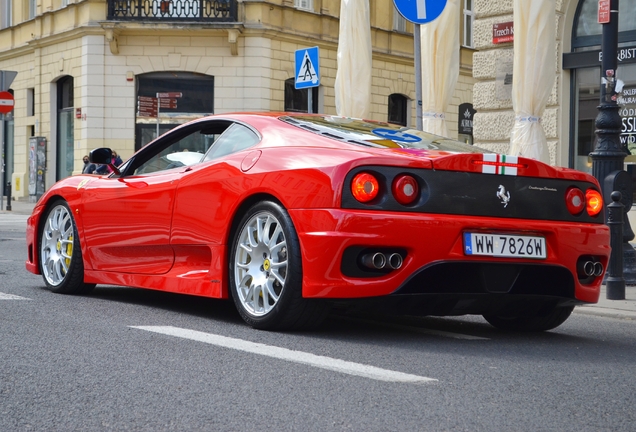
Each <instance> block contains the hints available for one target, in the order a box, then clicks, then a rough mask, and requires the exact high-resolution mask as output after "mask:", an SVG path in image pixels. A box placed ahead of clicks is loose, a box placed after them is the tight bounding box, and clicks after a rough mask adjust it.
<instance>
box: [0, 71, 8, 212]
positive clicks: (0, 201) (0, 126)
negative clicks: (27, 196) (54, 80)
mask: <svg viewBox="0 0 636 432" xmlns="http://www.w3.org/2000/svg"><path fill="white" fill-rule="evenodd" d="M4 86H5V79H4V71H0V91H4ZM7 87H8V86H7ZM0 154H1V155H0V167H1V171H0V183H2V188H0V191H2V195H0V210H4V114H0Z"/></svg>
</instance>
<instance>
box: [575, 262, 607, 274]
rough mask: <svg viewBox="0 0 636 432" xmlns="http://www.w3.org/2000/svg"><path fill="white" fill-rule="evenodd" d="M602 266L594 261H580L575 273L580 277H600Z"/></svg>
mask: <svg viewBox="0 0 636 432" xmlns="http://www.w3.org/2000/svg"><path fill="white" fill-rule="evenodd" d="M603 270H604V269H603V264H601V263H600V262H594V261H580V262H579V263H578V265H577V272H578V273H579V276H581V277H590V276H600V275H602V274H603Z"/></svg>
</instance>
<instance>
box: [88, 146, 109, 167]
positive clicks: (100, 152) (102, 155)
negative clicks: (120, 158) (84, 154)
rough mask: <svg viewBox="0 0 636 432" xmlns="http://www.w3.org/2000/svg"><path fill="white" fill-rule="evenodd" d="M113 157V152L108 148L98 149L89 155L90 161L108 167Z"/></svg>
mask: <svg viewBox="0 0 636 432" xmlns="http://www.w3.org/2000/svg"><path fill="white" fill-rule="evenodd" d="M112 157H113V151H112V150H111V149H109V148H106V147H101V148H96V149H94V150H91V152H90V153H89V154H88V160H89V161H90V162H92V163H96V164H102V165H108V164H110V159H111V158H112Z"/></svg>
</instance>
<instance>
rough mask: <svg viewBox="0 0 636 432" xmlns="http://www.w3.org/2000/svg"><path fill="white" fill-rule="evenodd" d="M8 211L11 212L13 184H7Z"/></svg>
mask: <svg viewBox="0 0 636 432" xmlns="http://www.w3.org/2000/svg"><path fill="white" fill-rule="evenodd" d="M7 211H11V182H9V183H7Z"/></svg>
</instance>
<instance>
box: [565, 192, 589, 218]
mask: <svg viewBox="0 0 636 432" xmlns="http://www.w3.org/2000/svg"><path fill="white" fill-rule="evenodd" d="M565 204H566V205H567V207H568V211H569V212H570V214H572V215H574V216H576V215H580V214H581V212H583V209H584V208H585V196H584V195H583V191H582V190H581V189H579V188H576V187H571V188H569V189H568V191H567V192H566V193H565Z"/></svg>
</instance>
